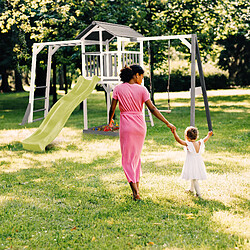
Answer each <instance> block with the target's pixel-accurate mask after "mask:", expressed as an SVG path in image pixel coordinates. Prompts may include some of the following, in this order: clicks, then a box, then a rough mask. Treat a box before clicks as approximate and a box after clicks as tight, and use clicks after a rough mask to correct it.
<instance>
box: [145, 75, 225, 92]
mask: <svg viewBox="0 0 250 250" xmlns="http://www.w3.org/2000/svg"><path fill="white" fill-rule="evenodd" d="M195 82H196V86H200V78H199V76H196V81H195ZM144 83H145V86H146V88H147V89H148V90H149V86H150V83H149V78H148V77H144ZM153 83H154V91H155V92H166V91H167V85H168V75H155V76H154V79H153ZM190 84H191V77H190V76H189V75H185V74H183V73H182V72H181V71H180V70H177V71H175V72H173V73H171V78H170V86H169V89H170V92H176V91H188V90H189V89H190ZM205 84H206V89H207V90H209V89H227V88H229V87H230V85H229V81H228V79H227V77H226V76H225V75H223V74H215V75H208V76H205Z"/></svg>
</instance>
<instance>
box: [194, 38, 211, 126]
mask: <svg viewBox="0 0 250 250" xmlns="http://www.w3.org/2000/svg"><path fill="white" fill-rule="evenodd" d="M196 58H197V65H198V70H199V75H200V82H201V89H202V94H203V100H204V105H205V110H206V116H207V125H208V130H209V131H212V130H213V127H212V122H211V117H210V111H209V105H208V100H207V91H206V84H205V78H204V74H203V70H202V64H201V57H200V50H199V46H198V41H197V37H196Z"/></svg>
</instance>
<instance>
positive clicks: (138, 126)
mask: <svg viewBox="0 0 250 250" xmlns="http://www.w3.org/2000/svg"><path fill="white" fill-rule="evenodd" d="M113 98H114V99H116V100H117V99H118V101H119V109H120V112H121V114H120V145H121V153H122V167H123V170H124V172H125V175H126V177H127V179H128V182H133V183H136V182H139V180H140V175H141V151H142V146H143V143H144V139H145V136H146V131H147V126H146V123H145V120H144V118H143V113H142V109H143V103H144V102H146V101H147V100H148V99H149V98H150V97H149V92H148V90H147V89H146V88H145V87H144V86H141V85H139V84H129V83H122V84H119V85H117V86H116V87H115V88H114V91H113Z"/></svg>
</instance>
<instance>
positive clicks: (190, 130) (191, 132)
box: [185, 126, 199, 140]
mask: <svg viewBox="0 0 250 250" xmlns="http://www.w3.org/2000/svg"><path fill="white" fill-rule="evenodd" d="M198 136H199V131H198V128H196V127H193V126H190V127H187V128H186V130H185V137H187V138H189V139H190V140H196V139H197V138H198Z"/></svg>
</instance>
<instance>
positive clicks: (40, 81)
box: [35, 58, 46, 97]
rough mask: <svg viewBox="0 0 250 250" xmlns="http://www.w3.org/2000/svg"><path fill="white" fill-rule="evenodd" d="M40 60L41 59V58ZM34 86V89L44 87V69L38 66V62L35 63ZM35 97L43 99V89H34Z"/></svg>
mask: <svg viewBox="0 0 250 250" xmlns="http://www.w3.org/2000/svg"><path fill="white" fill-rule="evenodd" d="M40 60H43V59H42V58H41V59H40ZM35 84H36V87H42V86H46V69H43V68H42V67H41V66H40V61H38V62H37V67H36V80H35ZM35 96H41V97H45V88H38V89H36V90H35Z"/></svg>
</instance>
